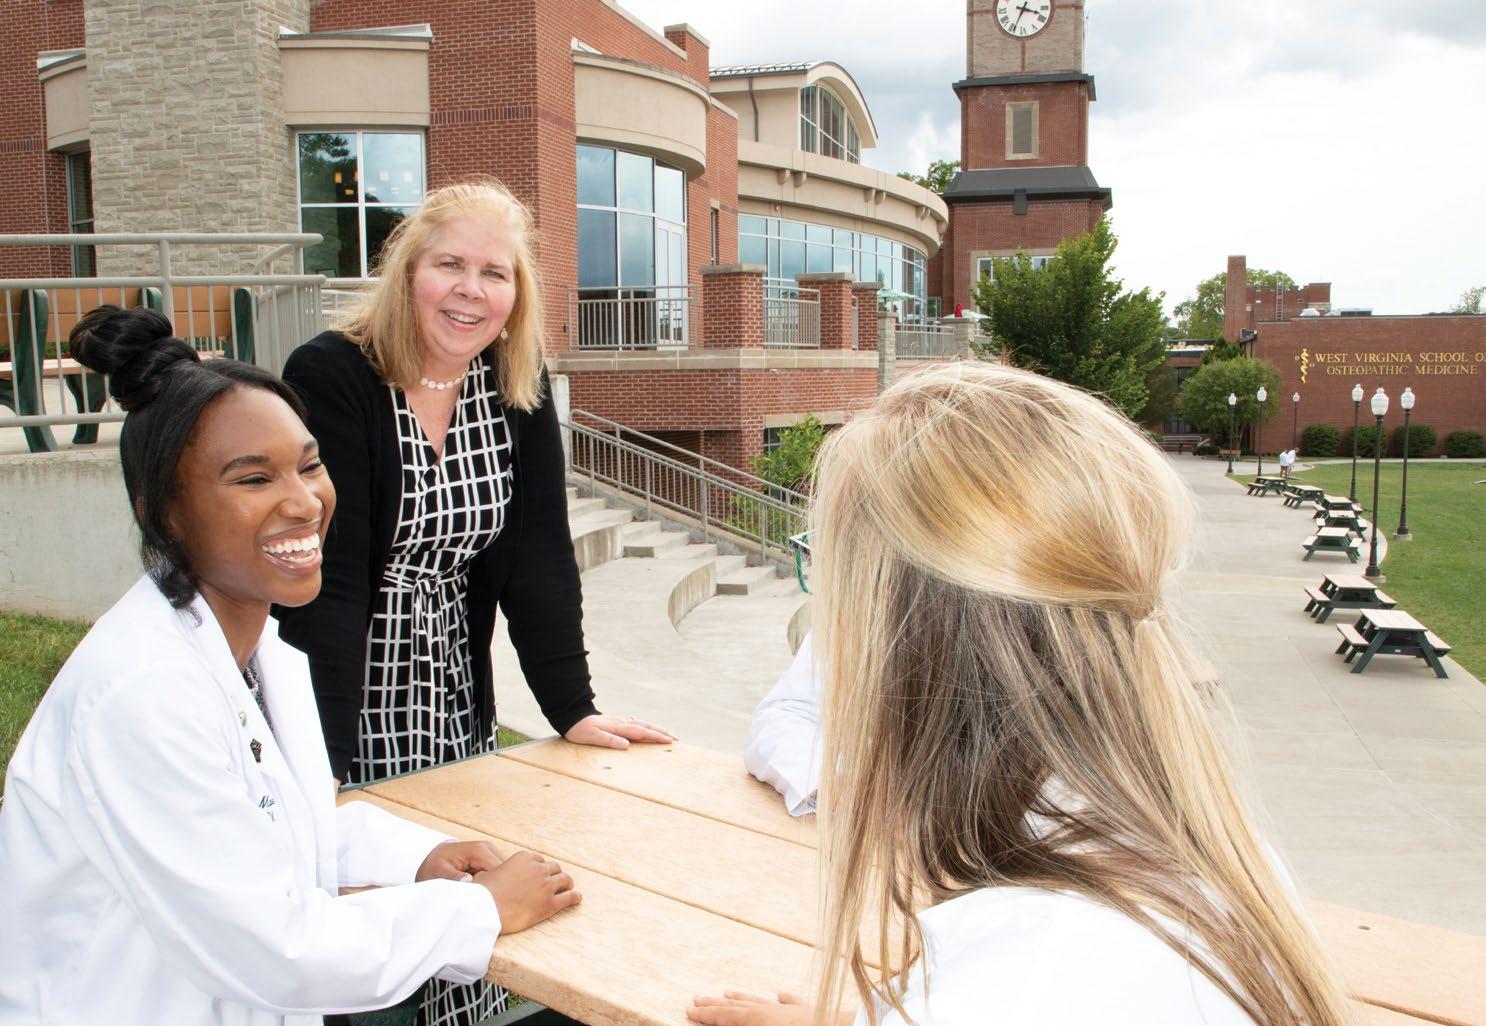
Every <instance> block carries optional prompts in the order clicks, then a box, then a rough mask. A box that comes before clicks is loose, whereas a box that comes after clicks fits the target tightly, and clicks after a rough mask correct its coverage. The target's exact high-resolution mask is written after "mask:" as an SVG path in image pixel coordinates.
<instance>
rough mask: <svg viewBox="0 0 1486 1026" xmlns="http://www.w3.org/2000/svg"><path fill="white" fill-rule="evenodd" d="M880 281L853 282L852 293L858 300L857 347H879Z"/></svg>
mask: <svg viewBox="0 0 1486 1026" xmlns="http://www.w3.org/2000/svg"><path fill="white" fill-rule="evenodd" d="M880 288H882V284H881V283H880V282H875V281H859V282H853V283H852V286H851V294H852V295H853V296H855V297H856V301H857V348H858V349H876V348H877V290H878V289H880Z"/></svg>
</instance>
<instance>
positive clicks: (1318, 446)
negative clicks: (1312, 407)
mask: <svg viewBox="0 0 1486 1026" xmlns="http://www.w3.org/2000/svg"><path fill="white" fill-rule="evenodd" d="M1341 440H1342V433H1341V432H1340V431H1338V430H1337V429H1336V428H1335V427H1333V426H1332V425H1330V424H1311V425H1309V426H1308V427H1307V428H1306V429H1305V431H1304V432H1302V433H1301V436H1300V454H1301V455H1302V456H1335V455H1336V452H1337V448H1338V447H1339V446H1340V445H1341Z"/></svg>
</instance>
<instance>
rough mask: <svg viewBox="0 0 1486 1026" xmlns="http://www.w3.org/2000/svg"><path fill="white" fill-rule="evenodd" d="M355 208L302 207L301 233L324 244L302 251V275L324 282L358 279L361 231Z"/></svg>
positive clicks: (359, 273)
mask: <svg viewBox="0 0 1486 1026" xmlns="http://www.w3.org/2000/svg"><path fill="white" fill-rule="evenodd" d="M357 221H358V218H357V216H356V208H355V207H305V208H304V209H303V210H301V211H300V217H299V227H300V230H301V231H306V232H316V233H318V234H320V235H323V236H325V238H324V240H323V241H322V242H320V243H318V244H316V245H314V246H311V247H309V248H308V249H306V250H305V251H304V273H305V274H323V275H325V276H326V277H327V278H360V277H361V228H360V225H359V224H358V223H357Z"/></svg>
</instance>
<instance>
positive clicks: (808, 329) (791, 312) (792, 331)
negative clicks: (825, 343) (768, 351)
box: [764, 278, 820, 349]
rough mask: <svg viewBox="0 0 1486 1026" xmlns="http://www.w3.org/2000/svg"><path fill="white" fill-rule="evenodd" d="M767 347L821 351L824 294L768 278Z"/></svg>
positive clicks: (765, 287)
mask: <svg viewBox="0 0 1486 1026" xmlns="http://www.w3.org/2000/svg"><path fill="white" fill-rule="evenodd" d="M764 345H765V346H767V347H769V348H772V349H818V348H820V290H819V289H807V288H801V287H800V286H799V285H798V284H796V283H795V282H794V281H793V280H792V279H789V278H765V279H764Z"/></svg>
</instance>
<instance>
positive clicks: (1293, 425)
mask: <svg viewBox="0 0 1486 1026" xmlns="http://www.w3.org/2000/svg"><path fill="white" fill-rule="evenodd" d="M1290 403H1291V407H1292V408H1293V409H1294V410H1295V415H1294V416H1293V417H1291V418H1290V448H1292V449H1298V448H1300V393H1299V392H1296V393H1295V394H1294V395H1292V396H1291V397H1290Z"/></svg>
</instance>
